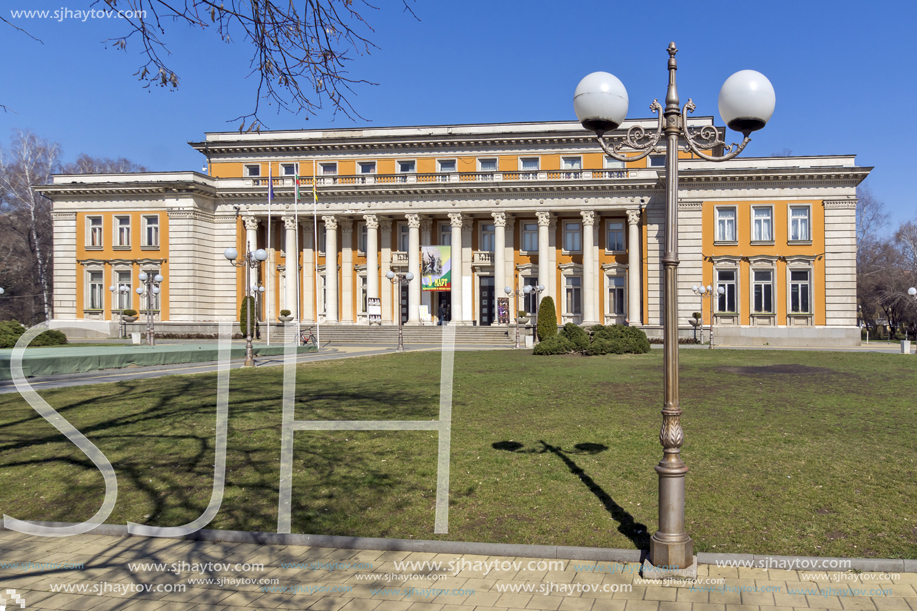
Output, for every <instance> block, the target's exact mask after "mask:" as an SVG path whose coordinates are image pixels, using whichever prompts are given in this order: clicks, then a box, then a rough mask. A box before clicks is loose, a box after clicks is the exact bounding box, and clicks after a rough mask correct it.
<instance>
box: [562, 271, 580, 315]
mask: <svg viewBox="0 0 917 611" xmlns="http://www.w3.org/2000/svg"><path fill="white" fill-rule="evenodd" d="M561 277H562V278H563V280H564V311H563V316H582V315H583V276H582V275H581V274H576V273H572V274H564V275H563V276H561ZM571 280H578V281H579V284H571V283H570V281H571ZM571 292H572V294H573V296H575V301H574V308H573V309H571V308H570V307H569V306H570V297H571Z"/></svg>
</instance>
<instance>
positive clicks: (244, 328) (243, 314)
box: [239, 297, 258, 337]
mask: <svg viewBox="0 0 917 611" xmlns="http://www.w3.org/2000/svg"><path fill="white" fill-rule="evenodd" d="M249 303H251V304H252V337H255V335H257V334H258V309H257V308H256V307H255V298H254V297H243V298H242V306H241V307H240V308H239V331H241V332H242V336H243V337H245V336H246V335H247V334H248V304H249Z"/></svg>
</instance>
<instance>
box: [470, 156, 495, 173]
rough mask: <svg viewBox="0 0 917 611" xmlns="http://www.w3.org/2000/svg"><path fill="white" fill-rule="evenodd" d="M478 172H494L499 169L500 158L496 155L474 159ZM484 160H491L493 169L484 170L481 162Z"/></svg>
mask: <svg viewBox="0 0 917 611" xmlns="http://www.w3.org/2000/svg"><path fill="white" fill-rule="evenodd" d="M475 161H476V164H477V168H478V172H479V173H481V174H495V173H497V172H499V171H500V160H499V159H498V158H497V157H478V158H477V159H476V160H475ZM485 161H493V162H494V169H492V170H485V169H484V168H483V164H484V162H485Z"/></svg>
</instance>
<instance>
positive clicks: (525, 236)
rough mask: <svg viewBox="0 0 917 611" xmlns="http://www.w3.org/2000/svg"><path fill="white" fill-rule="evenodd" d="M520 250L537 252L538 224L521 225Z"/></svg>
mask: <svg viewBox="0 0 917 611" xmlns="http://www.w3.org/2000/svg"><path fill="white" fill-rule="evenodd" d="M522 250H526V251H529V252H537V251H538V223H523V224H522ZM529 311H530V312H531V310H529Z"/></svg>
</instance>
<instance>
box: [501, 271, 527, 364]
mask: <svg viewBox="0 0 917 611" xmlns="http://www.w3.org/2000/svg"><path fill="white" fill-rule="evenodd" d="M503 292H504V293H506V296H507V297H509V296H510V295H514V296H515V297H516V301H515V303H514V304H513V307H514V308H515V310H513V311H514V312H516V316H515V319H516V347H515V349H516V350H518V349H519V318H520V317H519V312H520V311H521V310H520V309H519V297H521V296H522V295H523V292H522V291H518V290H516V291H514V290H513V288H512V287H510V286H504V287H503Z"/></svg>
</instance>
